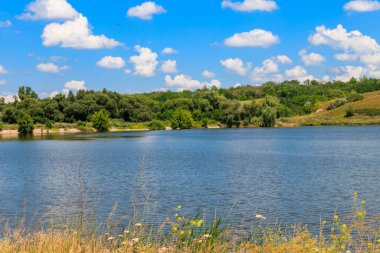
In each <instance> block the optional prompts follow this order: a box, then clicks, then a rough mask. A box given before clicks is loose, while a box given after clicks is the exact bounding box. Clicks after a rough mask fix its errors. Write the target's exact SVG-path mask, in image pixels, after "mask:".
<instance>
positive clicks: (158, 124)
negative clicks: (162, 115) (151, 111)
mask: <svg viewBox="0 0 380 253" xmlns="http://www.w3.org/2000/svg"><path fill="white" fill-rule="evenodd" d="M148 127H149V129H150V130H165V124H164V122H162V121H161V120H152V121H151V122H150V123H149V124H148Z"/></svg>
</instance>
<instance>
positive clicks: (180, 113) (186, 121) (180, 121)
mask: <svg viewBox="0 0 380 253" xmlns="http://www.w3.org/2000/svg"><path fill="white" fill-rule="evenodd" d="M171 126H172V128H173V129H190V128H192V127H193V118H192V116H191V113H190V112H189V111H185V110H176V111H174V113H173V116H172V120H171Z"/></svg>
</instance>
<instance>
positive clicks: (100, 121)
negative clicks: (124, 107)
mask: <svg viewBox="0 0 380 253" xmlns="http://www.w3.org/2000/svg"><path fill="white" fill-rule="evenodd" d="M91 122H92V126H93V127H94V128H95V129H96V130H97V131H99V132H106V131H108V129H109V127H110V118H109V115H108V112H106V111H104V110H101V111H98V112H96V113H94V114H93V115H92V117H91Z"/></svg>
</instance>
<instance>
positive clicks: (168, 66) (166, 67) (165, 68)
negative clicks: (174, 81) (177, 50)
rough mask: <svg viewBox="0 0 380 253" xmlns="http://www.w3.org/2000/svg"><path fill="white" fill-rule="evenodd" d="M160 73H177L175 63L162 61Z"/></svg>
mask: <svg viewBox="0 0 380 253" xmlns="http://www.w3.org/2000/svg"><path fill="white" fill-rule="evenodd" d="M161 71H162V72H164V73H168V74H169V73H177V72H178V70H177V62H176V61H174V60H167V61H164V62H163V63H162V65H161Z"/></svg>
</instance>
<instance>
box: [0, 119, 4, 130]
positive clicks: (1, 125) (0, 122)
mask: <svg viewBox="0 0 380 253" xmlns="http://www.w3.org/2000/svg"><path fill="white" fill-rule="evenodd" d="M3 130H4V123H3V122H2V121H0V132H1V131H3Z"/></svg>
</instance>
